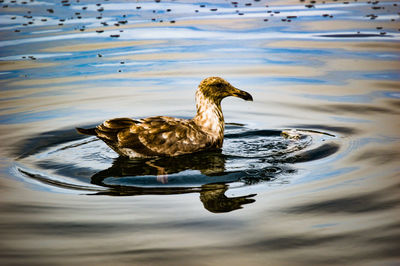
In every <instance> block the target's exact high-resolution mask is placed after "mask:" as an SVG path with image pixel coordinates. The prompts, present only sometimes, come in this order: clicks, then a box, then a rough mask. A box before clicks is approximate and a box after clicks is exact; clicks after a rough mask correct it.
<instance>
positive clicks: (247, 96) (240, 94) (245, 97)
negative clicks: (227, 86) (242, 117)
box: [233, 89, 253, 101]
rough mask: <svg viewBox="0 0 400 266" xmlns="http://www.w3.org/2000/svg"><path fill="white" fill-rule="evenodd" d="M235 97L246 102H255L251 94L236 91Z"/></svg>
mask: <svg viewBox="0 0 400 266" xmlns="http://www.w3.org/2000/svg"><path fill="white" fill-rule="evenodd" d="M233 96H235V97H239V98H241V99H243V100H245V101H253V96H251V94H250V93H248V92H245V91H242V90H239V89H236V90H235V92H234V93H233Z"/></svg>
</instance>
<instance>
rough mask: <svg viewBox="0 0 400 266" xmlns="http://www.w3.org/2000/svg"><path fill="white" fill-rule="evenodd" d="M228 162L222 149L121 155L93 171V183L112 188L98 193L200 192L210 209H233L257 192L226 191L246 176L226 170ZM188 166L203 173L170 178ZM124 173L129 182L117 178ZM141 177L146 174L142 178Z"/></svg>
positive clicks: (158, 193)
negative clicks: (173, 154)
mask: <svg viewBox="0 0 400 266" xmlns="http://www.w3.org/2000/svg"><path fill="white" fill-rule="evenodd" d="M225 162H226V156H225V155H223V154H222V153H221V152H220V151H215V152H201V153H196V154H191V155H182V156H178V157H159V158H147V159H144V158H138V159H134V160H132V159H127V158H124V157H119V158H117V159H116V160H115V161H114V163H113V165H112V166H111V167H110V168H108V169H105V170H102V171H100V172H98V173H96V174H94V175H93V176H92V177H91V183H92V184H95V185H98V186H102V187H108V188H110V190H108V191H104V192H99V193H97V195H98V194H102V195H105V194H106V195H113V196H132V195H167V194H184V193H193V192H198V193H200V200H201V202H202V203H203V205H204V208H205V209H207V210H208V211H210V212H213V213H222V212H230V211H234V210H237V209H241V208H242V206H243V205H245V204H249V203H253V202H255V199H253V198H252V197H254V196H255V195H256V194H249V195H245V196H239V197H227V196H226V195H225V192H226V191H227V190H228V188H229V185H228V183H231V182H235V181H238V180H239V179H240V178H241V177H243V176H242V174H243V173H242V172H226V170H225ZM186 170H198V171H200V173H201V175H200V174H198V175H185V176H183V177H180V178H179V177H178V178H176V176H174V177H175V178H173V179H172V180H170V178H169V175H172V174H176V173H180V172H183V171H186ZM124 177H125V178H128V179H127V181H126V182H122V180H121V181H118V178H124ZM129 177H130V179H129ZM140 177H144V178H141V179H139V178H140ZM109 178H112V179H113V180H114V181H115V182H113V183H112V184H110V183H109V182H107V179H109ZM140 182H142V183H140ZM160 182H161V183H164V185H163V184H161V183H160ZM138 183H140V184H139V185H138Z"/></svg>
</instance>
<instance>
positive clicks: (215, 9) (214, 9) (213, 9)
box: [210, 8, 218, 11]
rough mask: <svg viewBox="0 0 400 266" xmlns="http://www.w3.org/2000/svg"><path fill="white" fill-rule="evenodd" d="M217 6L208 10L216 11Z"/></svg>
mask: <svg viewBox="0 0 400 266" xmlns="http://www.w3.org/2000/svg"><path fill="white" fill-rule="evenodd" d="M217 10H218V8H211V9H210V11H217Z"/></svg>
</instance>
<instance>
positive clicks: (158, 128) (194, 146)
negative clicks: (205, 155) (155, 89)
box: [118, 116, 213, 156]
mask: <svg viewBox="0 0 400 266" xmlns="http://www.w3.org/2000/svg"><path fill="white" fill-rule="evenodd" d="M132 144H134V145H133V146H132ZM118 145H119V147H120V148H124V147H129V148H132V149H135V150H136V151H138V147H140V148H141V151H139V152H145V153H144V154H145V155H147V154H148V155H170V156H175V155H179V154H185V153H192V152H196V151H200V150H204V149H206V148H209V147H211V146H212V145H213V139H212V138H211V137H210V136H208V135H207V134H206V133H205V132H204V131H202V130H200V128H199V127H198V126H197V125H196V124H195V123H194V122H193V121H191V120H186V119H178V118H172V117H165V116H157V117H149V118H145V119H143V120H141V121H140V122H139V123H134V124H132V125H131V126H130V127H129V130H126V129H124V130H122V131H120V132H119V133H118Z"/></svg>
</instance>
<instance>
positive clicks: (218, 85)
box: [214, 83, 224, 89]
mask: <svg viewBox="0 0 400 266" xmlns="http://www.w3.org/2000/svg"><path fill="white" fill-rule="evenodd" d="M214 86H215V87H217V88H218V89H222V88H223V87H224V85H223V84H222V83H217V84H215V85H214Z"/></svg>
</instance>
